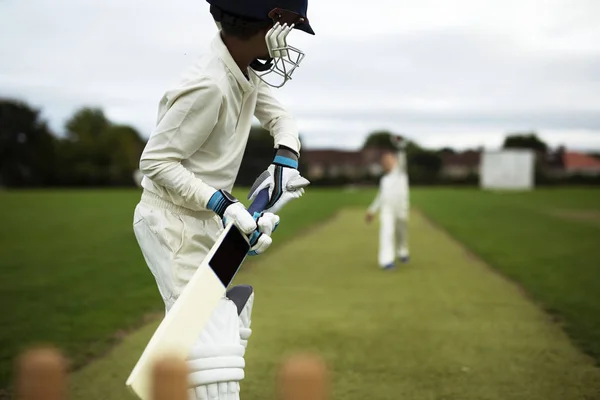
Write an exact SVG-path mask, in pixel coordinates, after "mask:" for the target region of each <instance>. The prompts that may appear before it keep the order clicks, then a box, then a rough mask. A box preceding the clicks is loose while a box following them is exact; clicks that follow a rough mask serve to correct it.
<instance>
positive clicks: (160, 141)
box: [140, 81, 256, 233]
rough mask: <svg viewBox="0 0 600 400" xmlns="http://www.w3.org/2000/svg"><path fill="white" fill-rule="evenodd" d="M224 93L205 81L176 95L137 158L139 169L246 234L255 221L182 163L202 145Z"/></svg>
mask: <svg viewBox="0 0 600 400" xmlns="http://www.w3.org/2000/svg"><path fill="white" fill-rule="evenodd" d="M222 99H223V95H222V93H221V90H220V88H219V87H218V86H217V84H216V83H215V82H212V81H206V82H203V84H202V85H198V86H197V87H195V88H194V90H191V91H188V92H186V93H184V94H182V95H181V96H179V97H178V98H177V99H176V100H175V101H174V103H173V104H172V106H171V107H170V108H169V110H168V111H167V112H166V114H165V115H164V116H163V118H162V119H161V120H160V122H159V123H158V125H157V126H156V128H155V130H154V132H152V134H151V135H150V138H149V139H148V143H147V144H146V147H145V148H144V151H143V152H142V156H141V159H140V171H141V172H142V173H143V174H144V175H145V176H147V177H148V178H149V179H151V180H152V181H153V182H156V183H157V184H159V185H161V186H163V187H165V188H168V189H170V190H171V191H173V192H174V193H176V194H178V195H179V196H181V197H182V198H183V199H185V201H186V202H189V203H192V204H196V205H198V206H199V207H200V208H205V209H207V210H208V209H209V210H212V211H214V212H215V213H216V214H218V215H219V216H221V217H222V218H229V219H230V220H232V221H234V223H235V224H236V225H237V226H238V227H239V228H240V229H241V230H242V231H243V232H245V233H250V232H252V231H253V230H255V229H256V222H255V220H254V219H253V218H252V216H251V215H250V214H249V213H248V212H247V211H246V209H245V208H244V206H243V205H242V204H241V203H239V202H238V201H237V199H235V198H234V197H233V196H231V194H229V193H227V192H225V191H223V190H216V189H215V188H213V187H212V186H210V185H208V184H206V183H205V182H203V181H202V180H201V179H199V178H197V177H196V176H195V175H194V173H192V172H191V171H189V170H188V169H186V168H185V167H184V166H183V165H182V164H181V162H182V161H183V160H186V159H188V158H189V157H190V156H191V155H192V154H194V153H195V152H196V151H198V149H200V148H201V147H202V145H203V144H204V142H205V141H206V139H208V137H209V135H210V134H211V132H212V130H213V129H214V127H215V125H216V124H217V120H218V116H219V111H220V109H221V104H222Z"/></svg>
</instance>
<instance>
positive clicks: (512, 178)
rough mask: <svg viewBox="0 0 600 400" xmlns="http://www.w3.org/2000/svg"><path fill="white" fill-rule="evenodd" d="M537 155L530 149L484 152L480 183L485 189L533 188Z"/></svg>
mask: <svg viewBox="0 0 600 400" xmlns="http://www.w3.org/2000/svg"><path fill="white" fill-rule="evenodd" d="M534 168H535V155H534V153H533V151H530V150H501V151H492V152H484V153H483V154H482V156H481V164H480V171H479V172H480V174H479V180H480V185H481V187H482V188H483V189H517V190H526V189H532V188H533V185H534Z"/></svg>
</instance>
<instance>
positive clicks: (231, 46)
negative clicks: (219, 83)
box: [221, 35, 256, 73]
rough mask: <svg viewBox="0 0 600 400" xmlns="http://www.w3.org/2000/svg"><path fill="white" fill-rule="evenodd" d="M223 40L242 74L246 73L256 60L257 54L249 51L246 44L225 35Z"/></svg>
mask: <svg viewBox="0 0 600 400" xmlns="http://www.w3.org/2000/svg"><path fill="white" fill-rule="evenodd" d="M221 38H222V39H223V43H224V44H225V47H227V50H229V54H231V58H233V61H235V63H236V64H237V66H238V67H239V68H240V70H241V71H242V72H244V73H246V71H247V70H248V67H249V66H250V63H251V62H252V61H254V60H255V59H256V54H254V53H252V52H251V51H249V49H248V47H249V46H247V45H245V44H244V42H242V41H240V40H239V39H236V38H233V37H229V36H225V35H221Z"/></svg>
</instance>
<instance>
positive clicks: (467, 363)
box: [0, 189, 600, 399]
mask: <svg viewBox="0 0 600 400" xmlns="http://www.w3.org/2000/svg"><path fill="white" fill-rule="evenodd" d="M236 194H238V195H239V196H240V197H242V196H241V194H240V193H236ZM373 194H374V192H373V191H371V190H367V191H359V192H345V191H344V192H341V191H337V190H317V189H312V190H310V191H309V192H308V193H307V195H306V196H305V197H304V198H303V199H302V200H301V201H298V202H296V203H294V205H293V206H290V207H289V208H288V209H286V210H285V211H284V212H283V213H282V224H281V228H280V229H278V231H277V241H278V242H279V243H277V244H276V245H275V246H274V247H273V249H272V250H270V251H269V253H267V254H265V255H264V256H261V257H260V262H259V261H258V258H257V259H256V260H253V261H252V262H251V263H250V264H248V265H247V266H248V267H249V268H247V269H246V270H245V271H244V272H242V273H241V274H240V275H239V278H238V280H240V279H241V280H244V281H248V282H249V283H252V284H253V285H254V286H255V287H256V288H257V300H256V304H257V305H256V312H255V316H254V329H255V332H258V333H256V335H255V337H253V339H252V340H253V342H251V348H250V349H249V351H248V356H247V358H248V360H247V362H248V367H247V369H248V371H247V372H248V378H247V380H246V381H245V384H244V390H245V391H246V393H248V394H249V398H256V399H264V398H271V396H272V392H271V389H272V388H271V386H270V385H265V384H264V382H265V380H267V381H272V380H273V377H274V373H275V367H276V363H277V362H278V361H279V360H280V356H281V354H282V353H284V352H285V351H288V350H291V349H294V348H313V349H317V350H319V351H321V352H322V353H323V354H324V355H325V356H326V358H327V360H328V362H329V363H330V365H331V367H332V369H333V372H334V378H335V379H334V383H335V384H334V390H335V393H336V397H335V398H336V399H364V398H365V397H368V398H381V399H387V398H411V399H412V398H414V399H430V398H431V399H439V398H445V399H454V398H456V399H458V398H460V399H470V398H473V399H484V398H485V399H488V398H489V399H496V398H498V399H505V398H511V399H513V398H523V399H537V398H539V399H542V398H544V399H551V398H556V399H579V398H581V399H592V398H600V389H599V388H598V386H594V384H593V382H594V380H595V381H596V382H600V379H599V375H598V369H597V368H594V367H593V366H592V363H591V362H590V361H589V360H588V359H586V358H585V357H584V356H583V355H582V354H581V353H580V352H578V351H577V350H576V348H575V347H573V346H572V345H571V342H570V341H569V340H567V339H566V336H565V335H563V333H562V331H561V330H560V329H559V328H558V327H557V325H555V324H552V323H550V322H549V319H548V318H546V316H545V314H543V313H542V312H541V311H540V309H539V308H538V307H536V306H535V305H534V304H533V303H532V302H530V301H528V300H527V298H526V297H525V296H523V295H522V293H521V292H520V291H519V290H518V289H517V288H516V287H515V286H514V285H513V284H511V283H508V282H507V281H506V280H505V279H503V278H502V277H500V276H499V275H497V274H494V273H493V272H492V269H490V268H488V267H487V266H486V265H484V264H483V263H481V262H479V261H477V260H475V259H473V257H472V256H471V257H470V256H469V255H468V253H466V252H465V250H463V249H462V248H461V247H460V245H458V244H457V243H455V242H453V241H452V240H450V239H449V238H447V237H446V236H445V235H444V234H443V233H441V232H440V231H439V230H437V229H435V228H434V227H433V226H430V225H429V224H428V223H427V222H426V221H425V220H423V219H422V218H421V217H420V216H419V214H415V218H414V219H413V221H414V222H413V223H411V237H412V240H411V243H412V247H413V249H412V250H413V262H412V263H411V265H410V267H408V268H406V270H404V271H403V270H399V271H396V272H394V274H396V275H394V276H393V278H390V276H389V275H385V274H384V273H383V272H382V271H378V270H377V269H376V266H375V262H374V261H375V250H376V233H377V232H376V227H374V226H373V227H369V228H365V226H364V225H363V224H362V220H361V218H362V211H345V212H344V213H343V214H342V215H341V216H339V217H338V218H336V219H335V220H333V222H331V217H333V216H334V214H336V212H337V211H338V210H340V209H342V208H347V207H354V206H360V207H363V208H364V207H365V206H366V205H367V204H368V202H369V201H370V200H371V196H372V195H373ZM599 197H600V191H598V190H591V189H590V190H556V191H537V192H534V193H529V194H502V195H501V194H488V193H482V192H479V191H475V190H464V189H461V190H449V189H443V190H442V189H427V190H425V189H415V190H414V191H413V195H412V198H413V204H414V205H415V206H416V207H418V208H419V210H421V211H422V212H423V213H425V214H426V215H427V216H428V217H429V218H431V219H432V220H434V221H435V222H436V223H437V224H439V225H441V226H442V227H444V228H445V229H446V230H447V231H448V232H450V233H451V234H452V235H453V236H454V237H455V238H456V239H458V240H460V241H461V242H462V243H463V244H465V245H466V246H468V248H469V249H471V250H472V251H474V252H475V253H476V254H477V255H479V256H481V257H482V259H483V260H485V261H486V262H487V263H489V264H490V265H492V266H493V267H495V268H497V269H498V270H500V271H502V272H504V273H505V274H506V275H507V276H509V277H511V278H512V279H513V280H515V281H517V282H519V283H520V284H521V285H522V287H523V288H524V289H525V290H526V292H527V293H528V295H529V296H531V297H533V298H534V299H535V300H536V301H538V302H541V304H543V306H544V307H546V308H547V309H548V310H550V311H552V313H553V314H555V315H556V316H559V317H560V320H561V321H562V322H563V323H564V326H565V329H566V331H567V332H568V333H569V334H570V335H571V337H572V338H573V339H574V341H575V343H577V345H578V346H579V347H580V348H581V349H584V350H585V351H587V352H588V353H590V354H593V355H594V356H596V358H597V359H600V356H599V355H600V352H599V348H598V347H597V343H600V341H599V340H598V334H599V332H600V296H599V295H598V292H597V290H593V289H594V288H598V287H600V286H599V283H600V267H599V266H598V262H597V261H596V260H599V259H600V257H599V255H600V253H599V250H598V246H597V243H598V242H599V241H598V238H599V229H600V223H599V222H598V218H597V217H598V215H597V214H598V212H599V210H600V207H599V200H598V199H599ZM138 199H139V192H137V191H88V192H82V191H75V192H67V191H63V192H23V193H18V192H15V193H12V192H8V193H6V192H5V193H2V194H0V213H1V215H0V220H2V221H3V222H4V223H3V228H4V229H2V230H0V300H1V301H3V304H6V305H7V306H5V308H4V312H3V313H2V314H1V315H0V325H1V326H2V330H1V333H0V357H1V358H0V378H1V380H0V382H1V383H0V385H6V384H7V383H8V382H9V376H10V375H9V373H10V370H11V367H12V365H11V363H12V359H13V357H14V355H15V354H16V353H17V352H18V351H19V350H20V349H22V347H23V346H25V345H29V344H31V343H35V342H40V341H43V342H52V343H55V344H57V345H58V346H60V347H61V348H63V349H64V350H65V351H66V352H67V353H68V355H69V356H70V358H71V359H72V360H73V362H74V365H75V366H80V365H82V364H83V363H84V362H86V361H89V360H90V359H91V358H93V357H96V358H97V357H99V356H102V355H105V356H104V357H103V358H100V359H99V360H97V361H95V362H92V363H91V364H89V365H88V367H86V368H84V369H82V370H80V371H79V372H78V373H77V374H76V376H75V377H74V392H75V395H76V396H75V398H86V399H90V398H100V397H102V398H107V397H110V398H111V399H118V398H130V397H127V395H126V393H124V392H123V389H124V388H123V381H124V379H125V377H126V374H127V373H128V372H129V370H130V368H131V367H132V366H133V363H134V362H135V360H136V359H137V357H138V356H139V353H140V352H141V349H143V346H144V345H145V343H146V341H147V339H148V337H149V335H150V334H151V332H152V328H153V327H154V326H155V325H156V322H150V324H149V325H145V326H144V327H143V328H142V329H141V330H139V331H135V332H134V333H132V334H131V335H127V336H126V335H124V334H123V333H124V332H127V331H130V330H132V329H133V328H136V327H138V326H140V325H141V324H142V323H143V322H144V316H145V315H147V314H149V313H153V312H156V311H159V312H160V311H161V310H162V304H161V300H160V298H159V296H158V293H157V291H156V289H155V286H154V282H153V281H152V277H151V275H150V274H149V273H148V271H147V269H146V267H145V265H144V263H143V259H142V257H141V254H140V252H139V249H138V248H137V247H136V243H135V239H134V237H133V234H132V230H131V222H132V212H133V207H134V206H135V204H136V202H137V200H138ZM594 216H595V217H594ZM311 227H317V229H307V228H311ZM300 232H302V234H300ZM594 243H596V245H594ZM259 294H260V295H259ZM123 337H125V341H124V342H123V343H122V344H121V345H119V346H118V347H116V348H114V350H113V351H112V352H110V353H108V354H106V351H107V350H108V349H110V348H111V347H112V346H113V344H114V343H115V342H116V341H117V338H123ZM595 346H596V347H595ZM94 389H95V390H96V391H97V393H94ZM107 393H108V394H110V396H106V394H107Z"/></svg>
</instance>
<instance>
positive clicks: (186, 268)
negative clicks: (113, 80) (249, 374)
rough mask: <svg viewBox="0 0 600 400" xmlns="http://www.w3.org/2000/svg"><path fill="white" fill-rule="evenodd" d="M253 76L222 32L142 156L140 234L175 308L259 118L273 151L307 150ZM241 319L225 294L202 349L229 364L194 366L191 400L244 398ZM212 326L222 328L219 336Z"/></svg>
mask: <svg viewBox="0 0 600 400" xmlns="http://www.w3.org/2000/svg"><path fill="white" fill-rule="evenodd" d="M248 76H249V78H247V77H246V76H245V75H244V73H243V72H242V71H241V70H240V68H239V67H238V65H237V64H236V63H235V61H234V60H233V58H232V57H231V54H230V53H229V51H228V50H227V47H226V46H225V44H224V43H223V41H222V39H221V36H220V34H218V35H217V36H216V37H215V39H214V40H213V41H212V43H211V45H210V49H209V50H208V51H207V52H206V53H205V54H204V55H202V56H201V57H200V58H199V59H198V60H197V61H196V62H195V63H194V64H193V66H192V67H191V68H190V69H189V70H187V72H186V73H185V74H184V76H183V78H182V79H181V81H180V83H179V84H178V85H177V86H176V87H174V88H173V89H170V90H168V91H167V92H166V93H165V94H164V96H163V98H162V99H161V101H160V104H159V109H158V120H157V125H156V128H155V129H154V131H153V132H152V133H151V135H150V138H149V140H148V143H147V145H146V147H145V149H144V151H143V153H142V156H141V160H140V170H141V172H142V173H143V175H144V178H143V180H142V187H143V193H142V198H141V201H140V203H139V204H138V205H137V206H136V209H135V214H134V222H133V224H134V232H135V236H136V238H137V241H138V243H139V245H140V248H141V250H142V253H143V255H144V259H145V260H146V263H147V264H148V267H149V269H150V270H151V272H152V274H153V275H154V277H155V279H156V283H157V286H158V289H159V291H160V294H161V296H162V298H163V300H164V302H165V306H166V310H167V312H168V310H169V309H170V308H171V306H172V305H173V304H174V302H175V300H176V299H177V298H178V297H179V295H180V294H181V292H182V290H183V289H184V288H185V286H186V284H187V283H188V282H189V280H190V279H191V277H192V275H193V274H194V272H195V271H196V269H197V268H198V266H199V265H200V264H201V263H202V261H203V259H204V257H205V256H206V254H207V253H208V252H209V250H210V249H211V247H212V246H213V244H214V243H215V241H216V239H217V237H218V236H219V234H220V233H221V231H222V229H223V225H222V222H221V219H220V217H218V216H217V215H216V214H215V213H214V212H213V211H211V210H209V209H207V204H208V201H209V199H210V198H211V196H212V195H213V194H214V193H215V192H216V191H217V190H220V189H223V190H227V191H231V190H232V188H233V185H234V182H235V179H236V177H237V174H238V170H239V168H240V164H241V162H242V157H243V154H244V150H245V147H246V143H247V141H248V135H249V132H250V128H251V124H252V120H253V117H254V116H256V117H257V119H258V120H259V122H260V123H261V125H262V126H263V127H264V128H265V129H267V130H269V131H270V132H271V134H272V136H273V138H274V145H275V146H274V147H276V146H278V145H285V146H287V147H289V148H291V149H294V150H296V151H298V152H299V151H300V141H299V140H298V129H297V126H296V123H295V120H294V119H293V118H292V116H291V115H290V114H289V113H288V112H287V111H286V110H285V108H284V107H283V106H282V105H281V104H280V103H279V102H278V101H277V100H276V99H275V98H274V97H273V95H272V93H271V90H270V88H269V87H268V86H267V85H266V84H265V83H264V82H262V81H261V80H260V79H259V78H258V77H257V76H256V75H255V74H253V73H252V72H249V74H248ZM265 167H267V166H265ZM237 320H238V318H237V309H236V307H235V305H234V304H233V303H232V302H231V301H229V300H227V299H224V300H223V302H222V304H221V305H220V306H219V308H218V310H217V311H216V312H215V313H214V314H213V319H212V320H211V322H210V324H211V326H212V328H211V327H208V328H207V329H206V330H205V332H204V333H203V335H204V336H201V337H203V339H202V340H200V341H199V342H198V344H197V345H196V346H195V350H194V352H193V354H196V355H199V354H200V355H204V356H206V355H207V354H211V356H210V357H209V358H210V359H212V360H213V361H214V365H221V368H220V369H217V370H215V371H217V372H215V371H208V372H207V371H204V370H196V369H194V368H195V367H194V365H196V364H197V365H201V366H202V368H204V369H206V368H207V367H206V366H207V365H209V366H210V365H211V362H209V361H206V360H203V361H202V360H199V361H198V360H197V361H198V363H196V364H193V365H191V369H192V376H194V377H195V378H193V379H192V380H193V381H194V385H196V386H194V387H195V389H194V390H196V394H195V395H194V394H191V398H202V397H204V394H206V393H209V392H210V393H213V394H214V393H217V392H218V393H220V397H216V398H221V399H223V398H226V399H228V400H229V399H236V398H238V397H239V393H238V392H239V384H238V381H239V380H240V379H241V378H243V365H242V368H241V375H240V363H241V364H243V358H241V361H240V357H243V349H244V348H245V346H243V345H242V344H243V343H245V341H244V338H241V343H242V344H240V342H239V341H238V342H236V343H223V340H225V339H226V338H230V337H236V335H237V336H239V331H238V329H239V327H237V325H236V326H235V327H233V325H232V322H231V321H237ZM248 321H249V318H248ZM248 323H249V322H248ZM219 324H220V325H219ZM213 325H214V326H213ZM234 325H235V324H234ZM242 325H243V324H242ZM215 326H216V327H215ZM248 328H249V327H244V326H242V327H241V329H242V330H243V331H244V330H248ZM231 329H234V330H236V331H235V332H231ZM226 331H229V332H226ZM207 332H209V333H210V332H220V334H217V335H216V336H219V337H218V338H217V337H216V336H215V335H212V336H213V337H211V335H210V334H209V333H207ZM236 332H238V333H236ZM248 336H249V334H248ZM246 339H247V338H246ZM238 345H239V346H242V347H239V346H238ZM207 346H208V347H209V348H208V350H207V349H206V348H207ZM240 351H241V356H240ZM218 356H222V357H225V360H233V359H237V361H235V362H234V361H231V363H232V365H231V366H230V367H231V368H229V369H228V368H222V367H223V363H224V362H225V363H227V362H229V361H223V360H221V361H218V360H216V359H215V357H216V358H219V357H218ZM206 357H208V356H206ZM236 357H237V358H236ZM192 361H193V360H192ZM209 369H210V368H209ZM198 376H200V377H201V378H198ZM240 376H241V377H240ZM215 377H216V378H215ZM215 379H216V380H215ZM211 385H212V386H211ZM215 385H216V386H215ZM215 387H216V388H217V389H215ZM215 390H217V392H215ZM221 391H223V392H222V393H221ZM203 393H204V394H203Z"/></svg>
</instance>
